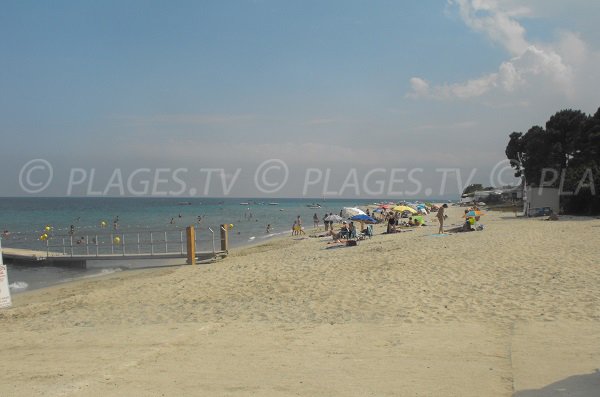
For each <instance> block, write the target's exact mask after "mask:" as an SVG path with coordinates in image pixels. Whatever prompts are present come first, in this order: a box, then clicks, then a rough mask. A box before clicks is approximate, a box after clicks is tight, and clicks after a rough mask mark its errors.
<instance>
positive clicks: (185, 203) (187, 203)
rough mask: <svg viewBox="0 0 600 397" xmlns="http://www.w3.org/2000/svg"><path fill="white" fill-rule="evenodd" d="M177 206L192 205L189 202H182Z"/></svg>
mask: <svg viewBox="0 0 600 397" xmlns="http://www.w3.org/2000/svg"><path fill="white" fill-rule="evenodd" d="M177 205H192V203H191V202H189V201H182V202H180V203H177Z"/></svg>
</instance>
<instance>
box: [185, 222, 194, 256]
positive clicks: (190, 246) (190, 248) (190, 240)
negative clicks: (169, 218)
mask: <svg viewBox="0 0 600 397" xmlns="http://www.w3.org/2000/svg"><path fill="white" fill-rule="evenodd" d="M185 236H186V242H187V264H188V265H195V264H196V229H194V226H188V227H187V228H186V233H185Z"/></svg>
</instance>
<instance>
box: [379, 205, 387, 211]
mask: <svg viewBox="0 0 600 397" xmlns="http://www.w3.org/2000/svg"><path fill="white" fill-rule="evenodd" d="M379 208H381V209H384V210H387V209H388V208H390V205H389V204H381V205H380V206H379Z"/></svg>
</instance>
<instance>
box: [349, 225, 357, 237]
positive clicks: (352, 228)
mask: <svg viewBox="0 0 600 397" xmlns="http://www.w3.org/2000/svg"><path fill="white" fill-rule="evenodd" d="M348 235H349V238H356V226H354V222H350V225H349V226H348Z"/></svg>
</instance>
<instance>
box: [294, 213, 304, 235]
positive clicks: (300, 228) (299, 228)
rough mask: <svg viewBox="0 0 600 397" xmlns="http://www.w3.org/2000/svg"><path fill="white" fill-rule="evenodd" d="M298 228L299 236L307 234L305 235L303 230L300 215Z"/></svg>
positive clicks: (297, 221)
mask: <svg viewBox="0 0 600 397" xmlns="http://www.w3.org/2000/svg"><path fill="white" fill-rule="evenodd" d="M296 223H297V227H298V234H306V233H304V229H303V228H302V220H301V219H300V215H298V219H297V220H296Z"/></svg>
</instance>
